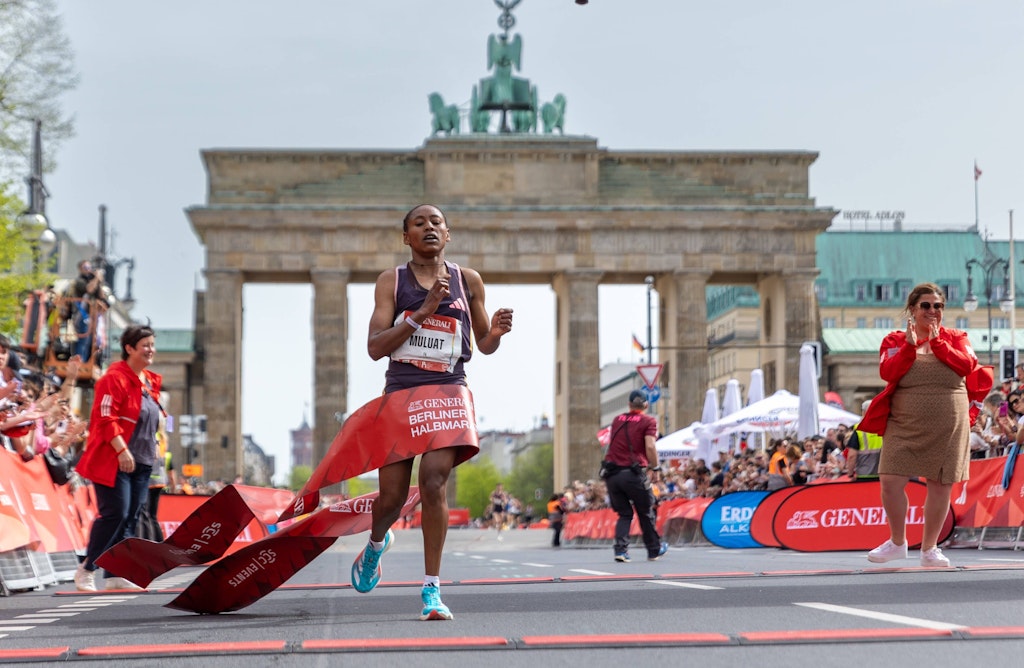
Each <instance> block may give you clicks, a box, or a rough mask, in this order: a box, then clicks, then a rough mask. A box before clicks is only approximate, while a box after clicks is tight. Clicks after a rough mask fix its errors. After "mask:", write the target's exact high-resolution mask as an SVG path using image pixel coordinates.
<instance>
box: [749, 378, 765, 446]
mask: <svg viewBox="0 0 1024 668" xmlns="http://www.w3.org/2000/svg"><path fill="white" fill-rule="evenodd" d="M762 399H764V372H763V371H761V370H760V369H754V370H752V371H751V372H750V387H748V388H747V404H746V405H747V406H749V405H750V404H754V403H757V402H758V401H761V400H762ZM764 445H765V443H764V437H763V436H761V434H754V435H752V437H751V438H750V447H751V448H755V449H757V450H764Z"/></svg>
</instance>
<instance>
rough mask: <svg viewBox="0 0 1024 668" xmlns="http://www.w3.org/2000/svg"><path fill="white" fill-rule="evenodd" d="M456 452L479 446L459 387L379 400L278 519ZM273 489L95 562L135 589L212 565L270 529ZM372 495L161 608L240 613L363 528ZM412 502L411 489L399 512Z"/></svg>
mask: <svg viewBox="0 0 1024 668" xmlns="http://www.w3.org/2000/svg"><path fill="white" fill-rule="evenodd" d="M450 447H455V448H458V449H459V451H458V453H457V454H456V459H455V463H456V464H459V463H462V462H464V461H466V460H468V459H469V458H471V457H472V456H473V455H475V454H476V453H477V452H478V451H479V449H480V446H479V439H478V436H477V432H476V416H475V413H474V410H473V398H472V395H471V394H470V392H469V390H468V388H466V387H463V386H460V385H427V386H423V387H418V388H413V389H410V390H402V391H399V392H393V393H391V394H386V395H383V396H381V397H379V398H377V399H374V400H373V401H371V402H369V403H368V404H366V405H365V406H363V407H362V408H360V409H359V410H358V411H356V412H355V413H353V414H352V416H351V417H350V418H349V419H348V420H346V421H345V424H344V425H342V428H341V430H340V431H339V433H338V435H337V437H335V439H334V441H333V442H332V443H331V447H330V449H329V450H328V452H327V455H326V456H325V457H324V459H323V461H321V462H320V464H319V466H317V468H316V470H315V471H313V475H312V476H311V477H310V480H309V482H308V483H307V484H306V486H305V487H303V489H302V491H301V492H300V493H299V496H297V497H295V498H294V499H291V501H290V503H288V505H287V507H286V508H285V509H284V511H283V512H281V513H280V515H279V517H278V518H277V521H278V522H281V521H284V520H286V519H293V518H298V517H299V516H300V515H303V514H305V513H308V512H310V511H311V510H314V509H316V507H317V505H318V504H319V499H320V494H319V491H320V489H322V488H323V487H326V486H329V485H333V484H336V483H339V482H342V481H344V480H348V479H349V478H353V477H355V476H357V475H360V474H362V473H366V472H369V471H373V470H376V469H378V468H380V467H381V466H384V465H386V464H390V463H393V462H398V461H402V460H405V459H409V458H411V457H415V456H417V455H421V454H423V453H425V452H430V451H433V450H439V449H441V448H450ZM279 494H280V493H279V491H278V490H266V489H263V488H245V487H244V486H235V485H229V486H228V487H226V488H225V489H224V490H222V491H221V492H220V493H218V494H217V495H215V496H214V497H212V498H211V499H210V501H207V502H206V503H204V504H203V505H202V506H200V507H199V508H198V509H196V510H195V511H194V512H193V513H192V514H191V515H189V517H187V518H186V519H185V521H184V522H182V524H181V526H179V527H178V529H177V530H176V531H175V532H174V533H173V534H172V535H171V536H170V537H168V538H167V539H166V540H165V541H164V542H163V543H153V542H152V541H146V540H141V539H137V538H130V539H126V540H124V541H121V542H120V543H118V544H117V545H115V546H114V547H113V548H111V549H110V550H108V551H107V552H105V553H104V554H103V555H102V556H101V557H100V559H98V560H97V564H98V565H100V566H102V567H104V568H106V569H107V570H109V571H110V572H112V573H114V574H116V575H120V576H121V577H125V578H127V579H129V580H131V581H133V582H135V583H136V584H139V585H143V586H144V585H148V584H149V583H150V582H151V581H152V580H153V578H155V577H157V576H159V575H160V574H162V573H164V572H166V571H168V570H170V569H171V568H174V567H175V566H179V565H184V564H191V565H198V564H201V563H207V562H209V561H212V560H214V559H218V558H220V557H222V556H223V555H224V553H225V552H226V550H227V548H228V547H229V546H230V545H231V543H232V542H233V541H234V539H235V537H236V536H238V535H239V533H241V532H242V531H243V530H244V529H245V527H246V526H247V525H248V524H249V523H250V522H251V521H252V520H253V519H254V518H256V519H260V520H261V521H263V522H265V523H267V524H272V523H274V521H273V519H272V516H273V513H274V512H276V511H277V510H278V509H280V507H281V506H280V503H281V497H280V496H279ZM374 498H376V494H371V495H367V496H363V497H359V498H358V499H352V500H349V501H345V502H341V503H339V504H335V505H334V506H331V507H328V508H321V509H319V510H317V511H316V512H313V513H312V514H310V515H309V516H308V517H305V518H302V519H301V520H300V521H298V522H294V523H292V524H291V525H289V526H288V527H286V528H285V529H282V530H281V531H278V532H276V533H274V534H271V535H269V536H267V537H266V538H263V539H262V540H259V541H257V542H255V543H252V544H251V545H249V546H248V547H246V548H243V549H241V550H238V551H237V552H235V553H233V554H231V555H229V556H228V557H225V558H223V559H221V561H220V562H219V563H218V564H216V565H215V566H212V567H210V568H208V569H207V570H206V571H205V572H204V573H203V574H202V575H201V576H200V577H199V578H197V579H196V580H195V581H194V582H193V583H192V584H191V585H189V587H188V588H187V589H186V590H185V591H184V592H182V594H181V595H180V596H178V597H177V598H176V599H174V601H172V602H171V603H170V604H168V607H173V608H178V609H181V610H190V611H193V612H199V613H217V612H227V611H232V610H238V609H240V608H243V607H245V606H247V605H249V604H251V603H253V602H254V601H257V600H259V599H260V598H262V597H263V596H265V595H266V594H268V593H270V592H271V591H273V590H274V589H275V588H276V587H278V586H280V585H281V584H282V583H283V582H285V581H287V580H288V578H290V577H291V576H292V575H294V574H295V573H296V572H298V571H299V570H300V569H301V568H303V567H304V566H305V565H306V564H308V563H309V562H310V561H312V560H313V559H314V558H316V556H317V555H319V554H320V553H321V552H323V551H324V550H326V549H327V548H328V547H330V545H331V544H332V543H333V542H334V541H335V540H336V539H337V538H338V537H339V536H343V535H350V534H354V533H359V532H361V531H365V530H367V529H368V528H369V527H370V521H371V516H370V512H371V509H372V503H373V499H374ZM417 503H419V490H418V489H417V488H413V489H411V490H410V492H409V496H408V498H407V499H406V503H405V506H404V508H403V511H402V512H403V514H408V513H410V512H411V511H412V510H413V508H414V507H415V506H416V504H417Z"/></svg>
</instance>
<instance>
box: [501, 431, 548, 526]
mask: <svg viewBox="0 0 1024 668" xmlns="http://www.w3.org/2000/svg"><path fill="white" fill-rule="evenodd" d="M554 467H555V446H554V444H553V443H545V444H543V445H534V446H531V447H530V449H529V450H527V451H526V452H524V453H523V454H521V455H519V457H517V458H516V463H515V464H514V465H513V467H512V472H511V473H510V474H509V476H508V480H506V481H505V487H506V488H507V489H508V492H509V494H511V495H512V496H514V497H516V498H517V499H519V500H520V501H521V502H522V504H523V511H524V514H525V511H526V506H527V504H533V514H534V517H542V516H544V512H543V511H544V508H545V504H546V503H547V500H548V499H549V498H550V497H551V493H552V490H553V489H554V486H555V473H554V471H555V468H554ZM538 489H539V490H540V498H539V499H538V498H537V490H538Z"/></svg>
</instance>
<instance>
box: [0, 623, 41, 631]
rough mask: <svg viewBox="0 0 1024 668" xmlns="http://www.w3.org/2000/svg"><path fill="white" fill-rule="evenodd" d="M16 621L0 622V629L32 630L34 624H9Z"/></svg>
mask: <svg viewBox="0 0 1024 668" xmlns="http://www.w3.org/2000/svg"><path fill="white" fill-rule="evenodd" d="M13 623H14V622H0V631H31V630H32V629H34V628H35V627H34V626H7V625H8V624H13Z"/></svg>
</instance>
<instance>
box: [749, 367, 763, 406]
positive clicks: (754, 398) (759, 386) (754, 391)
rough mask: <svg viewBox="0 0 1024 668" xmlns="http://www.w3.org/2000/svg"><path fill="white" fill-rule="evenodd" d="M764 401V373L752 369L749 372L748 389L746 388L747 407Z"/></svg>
mask: <svg viewBox="0 0 1024 668" xmlns="http://www.w3.org/2000/svg"><path fill="white" fill-rule="evenodd" d="M762 399H764V372H763V371H761V370H760V369H754V370H753V371H751V372H750V387H749V388H747V405H748V406H749V405H750V404H752V403H755V402H758V401H761V400H762Z"/></svg>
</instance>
